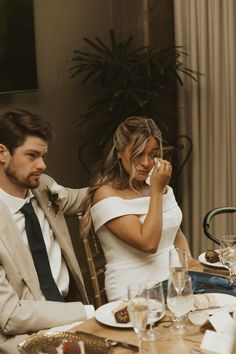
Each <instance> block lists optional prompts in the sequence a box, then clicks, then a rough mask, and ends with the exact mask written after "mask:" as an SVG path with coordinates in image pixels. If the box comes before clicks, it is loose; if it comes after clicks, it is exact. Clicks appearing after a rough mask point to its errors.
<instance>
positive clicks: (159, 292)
mask: <svg viewBox="0 0 236 354" xmlns="http://www.w3.org/2000/svg"><path fill="white" fill-rule="evenodd" d="M144 294H145V298H146V299H147V302H148V324H149V325H150V328H149V330H148V331H147V332H146V333H145V335H144V337H143V338H144V339H145V340H156V339H157V338H158V337H157V335H156V333H155V332H154V330H153V325H154V323H155V322H156V321H158V320H160V319H161V318H162V317H163V316H164V314H165V300H164V292H163V286H162V283H158V284H153V282H150V283H147V284H146V286H145V290H144Z"/></svg>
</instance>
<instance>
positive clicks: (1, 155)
mask: <svg viewBox="0 0 236 354" xmlns="http://www.w3.org/2000/svg"><path fill="white" fill-rule="evenodd" d="M8 156H9V150H8V149H7V147H6V146H5V145H3V144H0V162H2V163H4V162H6V160H7V158H8Z"/></svg>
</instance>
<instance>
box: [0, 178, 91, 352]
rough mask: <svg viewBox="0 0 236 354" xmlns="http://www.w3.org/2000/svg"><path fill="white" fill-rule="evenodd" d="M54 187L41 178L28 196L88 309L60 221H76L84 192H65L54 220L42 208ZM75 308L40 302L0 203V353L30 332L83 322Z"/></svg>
mask: <svg viewBox="0 0 236 354" xmlns="http://www.w3.org/2000/svg"><path fill="white" fill-rule="evenodd" d="M53 182H54V180H53V179H52V178H50V177H49V176H46V175H43V176H41V179H40V186H39V188H37V189H35V190H34V191H33V193H34V195H35V197H36V198H37V200H38V203H39V204H40V206H41V208H42V209H43V211H44V213H45V215H46V217H47V219H48V221H49V223H50V225H51V227H52V230H53V232H54V235H55V237H56V239H57V241H58V242H59V244H60V246H61V249H62V253H63V256H64V258H65V260H66V263H67V266H68V268H69V270H70V273H71V275H72V276H73V278H74V281H75V284H76V285H77V288H78V289H79V290H80V293H81V295H82V298H83V302H84V303H88V299H87V295H86V292H85V289H84V284H83V279H82V274H81V271H80V268H79V265H78V262H77V259H76V256H75V253H74V250H73V246H72V242H71V239H70V235H69V231H68V228H67V225H66V222H65V218H64V215H75V214H76V215H77V214H78V213H79V212H80V211H81V202H82V199H83V198H84V196H85V194H86V188H83V189H77V190H76V189H68V188H66V190H67V191H68V198H66V199H65V200H63V203H61V205H60V210H59V212H58V213H57V215H55V213H54V211H53V209H52V208H49V207H48V203H49V201H48V196H47V186H48V187H49V188H50V185H51V184H52V183H53ZM85 318H86V313H85V309H84V306H83V305H82V303H81V302H67V303H66V302H65V303H60V302H53V301H46V300H43V301H42V300H41V291H40V286H39V282H38V277H37V273H36V270H35V267H34V264H33V260H32V257H31V255H30V253H29V251H28V249H27V248H26V247H25V245H24V242H23V240H22V237H21V235H20V233H19V231H18V229H17V227H16V224H15V222H14V220H13V218H12V215H11V213H10V212H9V210H8V208H7V207H6V205H5V204H4V203H3V202H2V201H0V353H1V354H5V353H7V354H16V353H18V351H17V349H16V347H17V344H18V343H19V342H20V341H21V340H22V339H23V338H25V337H26V336H27V335H26V334H28V333H30V332H36V331H38V330H41V329H45V328H50V327H54V326H60V325H63V324H66V323H72V322H74V321H79V320H84V319H85Z"/></svg>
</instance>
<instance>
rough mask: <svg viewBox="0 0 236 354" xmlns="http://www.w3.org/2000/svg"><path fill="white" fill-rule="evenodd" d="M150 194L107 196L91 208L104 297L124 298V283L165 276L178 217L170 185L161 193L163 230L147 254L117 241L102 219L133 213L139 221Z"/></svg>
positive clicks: (146, 208) (111, 299) (166, 277)
mask: <svg viewBox="0 0 236 354" xmlns="http://www.w3.org/2000/svg"><path fill="white" fill-rule="evenodd" d="M149 202H150V197H141V198H136V199H122V198H120V197H116V196H113V197H108V198H105V199H103V200H101V201H99V202H98V203H96V204H94V205H93V207H92V208H91V215H92V220H93V225H94V229H95V232H96V234H97V236H98V238H99V240H100V242H101V246H102V249H103V252H104V255H105V258H106V262H107V264H106V272H105V288H106V293H107V297H108V301H115V300H118V299H125V298H127V286H128V284H131V283H135V282H139V281H149V280H150V281H155V282H159V281H163V280H166V279H168V277H169V250H170V249H173V248H174V245H173V242H174V239H175V236H176V233H177V231H178V229H179V227H180V224H181V221H182V212H181V210H180V208H179V206H178V204H177V202H176V199H175V196H174V193H173V190H172V188H171V187H170V186H168V188H167V193H166V194H164V195H163V230H162V234H161V239H160V243H159V246H158V250H157V252H156V253H155V254H148V253H145V252H142V251H139V250H136V249H135V248H133V247H131V246H129V245H128V244H127V243H125V242H123V241H121V240H120V239H119V238H118V237H116V236H115V235H114V234H113V233H112V232H110V231H109V229H108V228H107V227H106V225H105V224H106V222H108V221H109V220H112V219H114V218H116V217H119V216H122V215H129V214H135V215H137V216H138V217H139V219H140V221H141V222H143V221H144V219H145V217H146V214H147V212H148V207H149Z"/></svg>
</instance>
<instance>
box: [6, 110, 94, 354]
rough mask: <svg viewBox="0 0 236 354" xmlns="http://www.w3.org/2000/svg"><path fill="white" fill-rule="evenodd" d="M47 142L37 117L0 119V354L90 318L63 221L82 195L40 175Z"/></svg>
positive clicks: (17, 114) (12, 114)
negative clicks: (29, 338)
mask: <svg viewBox="0 0 236 354" xmlns="http://www.w3.org/2000/svg"><path fill="white" fill-rule="evenodd" d="M51 139H52V128H51V126H50V124H49V123H48V122H46V121H45V120H44V119H42V118H41V117H39V116H38V115H35V114H32V113H30V112H27V111H24V110H20V109H15V110H8V111H7V112H5V113H3V114H2V115H1V116H0V353H1V354H5V353H7V354H16V353H18V351H17V344H18V343H19V342H21V341H22V340H23V339H25V338H26V337H27V335H29V334H30V332H31V333H32V332H36V331H39V330H42V329H46V328H50V327H55V326H61V325H64V324H67V323H72V322H74V321H80V320H85V319H87V318H89V317H91V316H93V314H94V308H93V306H91V305H83V304H87V303H88V299H87V295H86V291H85V289H84V284H83V279H82V275H81V271H80V268H79V265H78V262H77V259H76V256H75V253H74V251H73V247H72V243H71V239H70V236H69V231H68V229H67V226H66V222H65V219H64V215H79V213H80V212H81V211H82V209H81V208H82V207H81V205H82V201H83V198H84V196H85V194H86V188H83V189H69V188H64V187H61V186H58V185H57V184H56V183H55V181H54V180H53V179H52V178H50V177H49V176H47V175H44V174H43V172H44V171H45V169H46V165H45V162H44V158H45V156H46V154H47V151H48V142H49V141H50V140H51ZM27 208H30V212H29V213H28V211H27V210H26V209H27ZM35 225H36V226H35ZM35 228H36V229H35ZM36 238H39V241H38V240H37V241H36ZM34 239H35V240H34ZM35 242H39V243H40V246H39V245H38V244H37V246H35V245H34V243H35ZM37 247H38V248H37ZM39 249H40V250H39ZM37 252H38V253H37ZM37 257H38V258H37ZM40 257H44V258H40Z"/></svg>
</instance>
